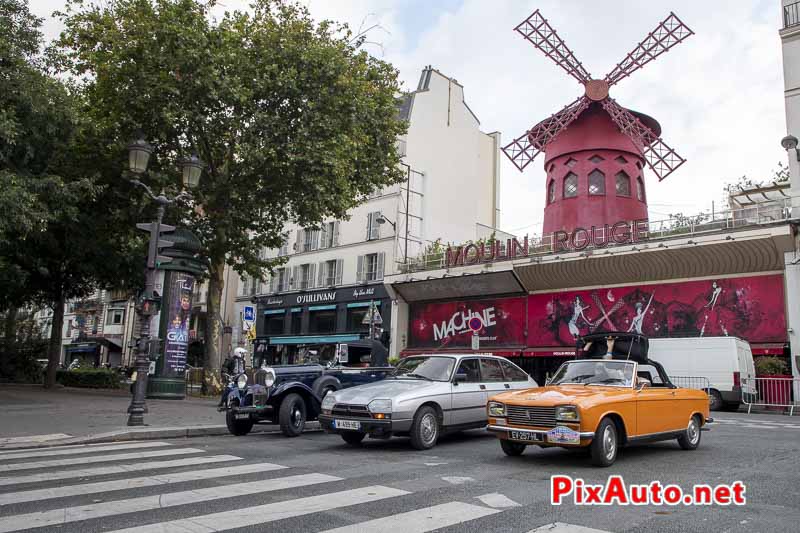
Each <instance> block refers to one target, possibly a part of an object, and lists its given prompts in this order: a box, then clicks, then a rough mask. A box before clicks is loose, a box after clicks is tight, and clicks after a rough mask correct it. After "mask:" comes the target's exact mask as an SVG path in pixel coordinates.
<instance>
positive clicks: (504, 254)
mask: <svg viewBox="0 0 800 533" xmlns="http://www.w3.org/2000/svg"><path fill="white" fill-rule="evenodd" d="M647 232H648V220H647V219H646V218H645V219H638V220H630V221H627V220H621V221H619V222H616V223H615V224H610V225H609V224H604V225H603V226H592V227H591V228H589V229H586V228H581V227H578V228H575V229H574V230H572V231H562V230H559V231H554V232H553V233H552V234H550V235H547V236H545V238H544V239H542V241H541V242H540V243H538V244H533V243H531V242H529V240H528V236H527V235H526V236H525V237H524V238H523V239H522V242H520V241H519V240H518V239H516V238H514V239H506V241H505V242H502V241H500V240H498V239H493V240H490V241H488V242H482V243H477V244H476V243H469V244H467V245H463V246H448V247H447V252H446V253H445V268H449V267H451V266H458V265H474V264H476V263H490V262H492V261H505V260H509V259H517V258H518V257H527V256H528V255H530V254H531V253H532V252H548V251H549V252H562V251H580V250H584V249H586V248H605V247H606V246H608V245H609V244H612V245H613V244H632V243H635V242H638V241H640V240H642V239H643V238H647Z"/></svg>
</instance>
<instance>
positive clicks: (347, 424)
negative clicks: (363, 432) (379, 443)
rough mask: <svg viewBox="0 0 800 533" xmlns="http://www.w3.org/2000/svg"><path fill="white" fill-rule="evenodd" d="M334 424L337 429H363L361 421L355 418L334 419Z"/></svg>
mask: <svg viewBox="0 0 800 533" xmlns="http://www.w3.org/2000/svg"><path fill="white" fill-rule="evenodd" d="M333 425H334V427H335V428H336V429H355V430H356V431H358V430H359V429H361V422H356V421H355V420H334V421H333Z"/></svg>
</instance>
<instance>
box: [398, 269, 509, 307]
mask: <svg viewBox="0 0 800 533" xmlns="http://www.w3.org/2000/svg"><path fill="white" fill-rule="evenodd" d="M392 288H393V289H394V290H395V291H396V292H397V293H398V294H400V296H402V297H403V300H405V301H406V302H423V301H429V300H444V299H455V298H469V297H472V296H486V295H487V294H493V295H499V294H508V295H511V294H522V293H523V292H525V291H524V289H523V288H522V285H520V283H519V280H518V279H517V277H516V276H515V275H514V273H513V272H512V271H510V270H505V271H502V272H488V273H480V274H479V273H474V274H469V275H463V276H462V275H449V276H446V277H441V278H436V279H429V280H420V281H402V282H398V283H392Z"/></svg>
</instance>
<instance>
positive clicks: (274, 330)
mask: <svg viewBox="0 0 800 533" xmlns="http://www.w3.org/2000/svg"><path fill="white" fill-rule="evenodd" d="M285 316H286V315H285V314H284V313H283V312H281V313H280V314H278V313H275V314H273V315H266V316H265V317H264V331H266V332H267V335H281V334H283V325H284V319H285Z"/></svg>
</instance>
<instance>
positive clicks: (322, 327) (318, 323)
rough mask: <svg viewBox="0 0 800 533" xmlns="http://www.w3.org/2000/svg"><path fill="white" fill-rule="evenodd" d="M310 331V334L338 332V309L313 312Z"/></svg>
mask: <svg viewBox="0 0 800 533" xmlns="http://www.w3.org/2000/svg"><path fill="white" fill-rule="evenodd" d="M308 316H309V322H308V329H309V332H310V333H333V332H335V331H336V309H335V308H334V309H324V310H318V311H311V312H310V313H309V314H308Z"/></svg>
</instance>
